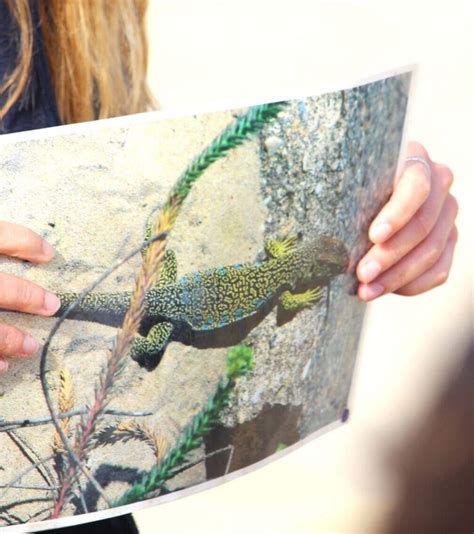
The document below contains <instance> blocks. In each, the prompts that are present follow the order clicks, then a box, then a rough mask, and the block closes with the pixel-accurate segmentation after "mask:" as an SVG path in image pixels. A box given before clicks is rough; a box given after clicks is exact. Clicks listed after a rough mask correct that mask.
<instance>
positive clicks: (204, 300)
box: [56, 237, 349, 369]
mask: <svg viewBox="0 0 474 534" xmlns="http://www.w3.org/2000/svg"><path fill="white" fill-rule="evenodd" d="M295 241H296V238H288V239H285V240H282V241H277V240H269V241H267V243H266V251H267V254H268V255H269V257H270V259H268V260H267V261H264V262H262V263H253V264H251V263H245V264H235V265H229V266H221V267H215V268H211V269H207V270H204V271H197V272H194V273H191V274H188V275H185V276H183V277H181V278H179V279H178V278H177V272H178V271H177V260H176V256H175V254H174V252H173V251H168V252H167V253H166V255H165V258H164V261H163V266H162V269H161V271H160V275H159V278H158V282H157V283H156V285H155V287H153V288H152V289H150V290H149V291H147V293H146V295H145V313H144V316H143V319H142V325H143V326H142V328H143V330H144V331H145V332H147V334H146V336H137V337H136V338H135V340H134V341H133V343H132V346H131V351H130V354H131V357H132V358H133V359H134V360H136V361H138V362H139V363H140V364H141V365H143V366H144V367H145V368H147V369H150V368H151V369H153V368H155V367H156V365H157V364H158V363H159V360H160V359H161V357H162V356H163V353H164V351H165V349H166V346H167V344H168V343H169V342H170V341H181V342H182V343H184V342H187V343H190V344H191V343H192V342H193V339H194V338H195V336H196V333H199V332H206V333H207V332H210V333H211V336H212V331H214V330H217V329H221V328H225V327H227V326H229V325H232V323H236V322H239V321H243V320H245V319H247V318H250V317H252V316H254V315H255V314H257V313H258V312H259V311H260V310H262V309H264V308H269V307H271V305H272V303H273V302H274V301H275V300H278V304H279V305H280V306H281V307H282V308H283V309H284V310H287V311H297V310H300V309H304V308H306V307H310V306H312V305H313V304H315V303H317V302H318V301H319V300H320V299H321V298H322V296H323V295H324V292H323V291H322V289H321V288H320V287H316V288H314V289H308V290H306V291H305V292H303V293H294V292H292V291H291V289H292V288H293V287H294V286H295V285H296V283H297V282H298V281H301V280H306V279H310V278H317V279H318V280H320V281H321V280H323V281H324V283H325V285H327V284H328V283H329V281H330V279H331V278H332V277H333V276H336V275H338V274H341V273H343V272H344V271H345V269H346V268H347V266H348V260H349V257H348V253H347V251H346V249H345V246H344V244H343V243H341V242H340V241H337V240H336V239H331V238H328V237H320V238H316V239H314V240H312V241H309V242H308V243H306V244H305V245H302V246H299V247H298V246H297V245H296V243H295ZM78 296H79V295H78V294H77V293H69V294H68V293H65V294H60V295H59V297H60V299H61V303H62V306H61V308H60V309H59V310H58V312H57V314H56V315H57V316H61V314H63V313H64V311H65V310H66V309H67V308H68V306H69V305H70V304H71V303H72V302H74V301H76V300H77V298H78ZM131 298H132V294H131V293H109V294H106V293H88V294H87V295H86V296H85V297H84V298H83V299H82V300H81V301H80V303H79V305H78V306H76V307H75V309H74V310H73V311H72V312H71V313H70V314H69V315H68V318H69V319H81V320H86V321H97V322H100V323H102V324H108V325H111V326H120V325H121V324H122V322H123V317H124V315H125V313H126V311H127V310H128V309H129V307H130V303H131Z"/></svg>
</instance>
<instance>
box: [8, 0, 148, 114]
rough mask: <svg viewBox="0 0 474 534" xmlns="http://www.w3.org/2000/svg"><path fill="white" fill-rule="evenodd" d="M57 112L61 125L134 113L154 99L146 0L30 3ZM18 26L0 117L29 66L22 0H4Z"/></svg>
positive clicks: (28, 29)
mask: <svg viewBox="0 0 474 534" xmlns="http://www.w3.org/2000/svg"><path fill="white" fill-rule="evenodd" d="M36 2H37V6H38V13H39V17H40V25H41V31H42V37H43V41H44V47H45V51H46V57H47V59H48V63H49V68H50V71H51V76H52V85H53V88H54V93H55V96H56V104H57V107H58V111H59V115H60V117H61V120H62V121H63V122H64V123H71V122H80V121H87V120H93V119H98V118H106V117H114V116H117V115H126V114H129V113H138V112H141V111H145V110H147V109H150V108H152V107H153V106H154V105H155V103H154V100H153V97H152V96H151V93H150V91H149V89H148V86H147V83H146V71H147V41H146V35H145V14H146V8H147V4H148V0H36ZM7 5H8V7H9V9H10V11H11V14H12V16H13V18H14V20H15V22H16V24H17V26H18V60H17V64H16V66H15V67H14V69H13V70H12V71H11V72H10V73H9V75H8V76H7V78H6V80H5V81H4V82H3V83H2V84H1V85H0V95H6V101H5V104H4V105H3V107H2V108H1V109H0V119H2V118H3V117H4V116H5V115H6V113H7V112H8V111H9V110H10V109H11V108H12V106H13V105H14V104H15V102H17V100H18V99H19V98H20V97H21V95H22V93H23V91H24V90H25V89H26V87H27V84H28V80H29V77H30V73H31V68H32V56H33V22H32V15H31V10H30V4H29V0H7Z"/></svg>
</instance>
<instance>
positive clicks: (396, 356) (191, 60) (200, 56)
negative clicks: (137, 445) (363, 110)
mask: <svg viewBox="0 0 474 534" xmlns="http://www.w3.org/2000/svg"><path fill="white" fill-rule="evenodd" d="M150 4H151V9H150V12H149V31H150V41H151V58H150V59H151V68H150V82H151V85H152V87H153V90H154V92H155V94H156V96H157V97H158V99H159V100H160V103H161V105H162V107H163V108H164V109H185V108H188V109H190V108H202V109H210V108H212V107H215V106H216V105H221V104H224V105H225V103H229V104H230V103H232V102H233V101H240V100H242V99H244V100H245V99H248V100H250V101H251V100H252V99H255V98H260V99H262V98H263V99H265V97H266V96H267V95H268V98H271V96H272V95H274V94H275V95H276V96H282V95H285V94H287V95H288V96H291V94H292V92H293V93H295V92H296V93H298V92H299V89H300V88H301V87H302V86H305V87H311V86H313V87H318V86H319V85H318V84H320V83H321V81H323V83H324V84H328V85H329V86H330V85H335V84H336V83H337V82H338V81H343V82H344V81H346V80H350V79H351V78H352V79H353V80H356V79H361V78H364V77H367V76H372V75H374V74H376V73H377V71H385V70H387V69H389V68H391V67H393V66H396V65H400V64H407V63H411V62H419V64H420V68H419V72H418V79H417V85H416V88H415V92H414V94H413V100H412V109H411V115H410V119H409V124H408V132H407V135H408V138H411V139H416V140H420V141H421V142H423V143H424V144H425V145H426V147H427V148H428V150H429V151H430V154H431V156H432V158H433V159H434V160H436V161H439V162H444V163H447V164H449V166H450V167H451V168H452V170H453V171H454V174H455V178H456V181H455V184H454V187H453V190H454V193H455V194H456V196H457V198H458V200H459V203H460V214H459V217H458V223H459V224H458V226H459V229H460V239H459V244H458V247H457V252H456V257H455V261H454V265H453V268H452V274H451V277H450V280H449V282H448V283H447V284H446V285H445V286H443V287H441V288H438V289H436V290H434V291H431V292H429V293H428V294H426V295H423V296H419V297H416V298H402V297H396V296H388V297H384V298H382V299H380V300H379V301H377V302H376V303H374V304H372V305H371V306H370V307H369V314H368V317H367V321H366V325H365V332H364V335H363V342H362V346H361V351H360V355H359V360H358V367H357V372H356V379H355V382H354V385H353V392H352V393H353V394H352V403H351V406H352V417H351V420H350V422H349V423H348V424H347V425H345V426H344V427H342V428H339V429H337V430H334V431H332V432H329V433H327V434H325V435H324V436H322V437H320V438H318V439H316V440H314V441H313V442H311V443H309V444H306V445H305V446H303V447H301V448H300V449H299V450H297V451H295V452H293V453H291V454H289V455H287V456H285V457H284V458H282V459H280V460H279V461H277V462H274V463H272V464H270V465H267V466H265V467H263V468H261V469H259V470H257V471H256V472H253V473H251V474H248V475H246V476H244V477H242V478H240V479H238V480H235V481H232V482H230V483H228V484H225V485H221V486H219V487H217V488H213V489H211V490H208V491H205V492H203V493H199V494H196V495H192V496H190V497H187V498H185V499H181V500H178V501H175V502H172V503H168V504H165V505H162V506H158V507H154V508H151V509H148V510H144V511H142V512H139V513H136V514H135V517H136V519H137V522H138V524H139V527H140V530H141V532H142V534H152V533H153V534H156V533H158V532H166V533H167V534H177V533H188V532H192V533H193V534H201V533H202V534H214V533H215V534H230V533H236V534H237V533H239V534H240V533H243V532H245V533H253V532H258V533H259V534H266V533H269V534H270V533H271V534H280V533H282V534H283V533H284V534H289V533H292V534H294V533H297V534H300V533H306V532H308V533H316V532H364V533H365V532H374V533H375V532H379V531H380V525H381V524H382V522H383V520H384V518H385V517H386V515H387V513H388V512H389V511H390V509H391V506H392V505H393V496H394V494H395V492H396V489H397V488H396V483H395V478H394V477H393V473H391V470H390V464H389V462H388V461H387V455H388V454H389V453H390V452H391V451H392V450H393V448H394V447H396V446H397V443H399V440H400V438H401V437H402V436H403V435H404V434H406V432H407V430H408V429H410V428H412V427H413V426H416V425H417V424H419V422H420V421H421V420H422V418H423V414H424V413H425V412H426V410H427V409H428V406H429V403H430V400H431V399H433V398H434V396H435V394H436V392H437V391H438V390H439V388H440V386H441V384H442V383H443V382H444V381H445V380H446V378H447V377H448V376H449V375H450V374H451V373H452V372H453V370H454V369H455V368H456V365H457V363H458V362H457V361H456V358H455V354H456V351H455V347H456V345H457V344H459V340H458V339H457V338H456V337H453V336H455V332H457V331H458V329H459V328H461V326H462V325H463V324H464V325H467V321H468V307H469V306H470V304H471V303H472V300H471V299H472V295H471V292H470V291H471V288H470V279H469V276H470V272H472V258H470V253H469V252H470V250H472V240H471V235H470V234H471V233H472V231H470V227H472V220H471V215H470V209H472V197H471V195H472V189H471V186H470V183H471V181H472V140H473V139H472V124H473V117H472V99H471V98H472V97H471V95H472V41H471V39H472V7H471V2H470V1H469V0H464V1H462V0H451V1H450V2H449V3H448V2H422V1H418V2H414V1H412V2H404V1H397V2H392V1H390V2H380V1H379V2H374V1H360V2H347V1H346V2H344V1H336V0H331V1H327V2H316V1H314V0H313V1H310V0H307V1H303V0H292V1H291V2H290V1H279V0H272V1H267V0H260V1H257V0H239V1H238V2H237V1H236V2H229V1H228V0H227V1H225V0H222V1H218V0H196V1H193V0H150ZM471 328H472V325H471Z"/></svg>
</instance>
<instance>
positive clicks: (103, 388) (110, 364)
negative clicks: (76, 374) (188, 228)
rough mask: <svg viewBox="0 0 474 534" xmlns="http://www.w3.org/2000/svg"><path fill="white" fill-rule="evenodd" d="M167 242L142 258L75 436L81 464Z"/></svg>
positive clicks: (172, 211) (160, 223)
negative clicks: (91, 400) (119, 321)
mask: <svg viewBox="0 0 474 534" xmlns="http://www.w3.org/2000/svg"><path fill="white" fill-rule="evenodd" d="M178 211H179V207H174V206H171V207H170V208H168V209H166V210H164V211H163V212H162V213H161V214H160V215H159V217H158V218H157V220H156V222H155V224H154V227H153V235H159V234H160V233H163V232H166V233H167V232H169V231H170V230H171V228H172V227H173V225H174V223H175V221H176V217H177V215H178ZM167 241H168V239H167V238H165V239H162V240H158V241H155V242H153V243H152V244H151V245H150V246H149V247H148V250H147V252H146V255H145V259H144V261H143V264H142V267H141V269H140V272H139V274H138V276H137V280H136V283H135V289H134V292H133V295H132V299H131V303H130V308H129V310H128V311H127V313H126V315H125V319H124V322H123V325H122V328H120V329H119V331H118V333H117V337H116V339H115V342H114V345H113V347H112V350H111V351H109V354H108V358H107V364H106V366H105V369H104V371H103V372H102V374H101V377H100V381H99V387H98V388H97V389H96V392H95V398H94V401H93V403H92V405H91V407H90V409H89V412H88V414H87V415H86V416H85V417H83V418H82V420H81V423H80V424H79V425H78V429H77V432H76V439H75V443H74V452H75V453H76V455H77V456H78V458H79V459H80V460H81V461H84V460H85V459H86V456H87V452H88V451H89V449H90V448H91V445H92V444H93V440H92V439H91V438H92V436H93V434H94V433H95V431H96V430H97V424H98V422H99V419H100V416H101V415H102V413H103V411H104V409H105V407H106V406H107V404H108V402H109V400H110V397H111V393H112V391H113V387H114V384H115V382H116V380H117V378H119V375H120V374H121V372H122V371H123V370H124V368H125V365H126V363H127V358H126V356H127V352H128V348H129V346H130V344H131V342H132V340H133V337H134V336H135V335H136V333H137V331H138V328H139V326H140V323H141V320H142V318H143V314H144V311H145V309H144V304H145V294H146V292H147V290H148V289H150V288H151V287H152V286H153V284H154V283H155V281H156V277H157V273H158V272H159V270H160V266H161V262H162V260H163V257H164V254H165V250H166V245H167ZM76 473H77V465H76V464H75V463H74V462H69V466H68V468H67V472H66V475H65V477H64V479H63V481H62V485H61V490H60V492H59V496H58V499H57V501H56V502H55V505H54V509H53V512H52V514H51V517H52V518H55V517H58V516H59V514H60V513H61V510H62V508H63V506H64V504H65V502H66V499H67V497H68V495H69V493H70V491H71V489H72V483H73V480H74V479H75V477H76Z"/></svg>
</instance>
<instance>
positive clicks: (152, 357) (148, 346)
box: [130, 322, 173, 371]
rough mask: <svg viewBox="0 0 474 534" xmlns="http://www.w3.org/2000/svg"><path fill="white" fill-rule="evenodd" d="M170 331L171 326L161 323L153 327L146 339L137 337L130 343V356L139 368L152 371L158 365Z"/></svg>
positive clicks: (171, 329)
mask: <svg viewBox="0 0 474 534" xmlns="http://www.w3.org/2000/svg"><path fill="white" fill-rule="evenodd" d="M172 331H173V324H172V323H168V322H163V323H158V324H156V325H154V326H153V327H152V328H151V329H150V331H149V332H148V335H147V336H146V337H144V336H140V335H137V336H136V337H135V339H134V340H133V342H132V347H131V350H130V356H131V357H132V358H133V359H134V360H135V361H136V362H138V364H139V365H140V366H141V367H145V369H147V370H148V371H152V370H153V369H154V368H155V367H156V366H157V365H158V364H159V363H160V360H161V358H162V356H163V354H164V352H165V349H166V347H167V345H168V342H169V339H170V336H171V333H172Z"/></svg>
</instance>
